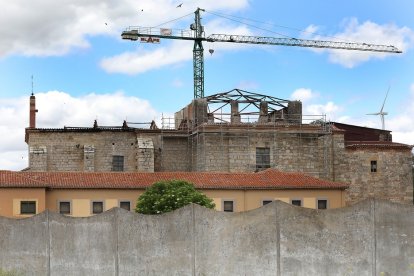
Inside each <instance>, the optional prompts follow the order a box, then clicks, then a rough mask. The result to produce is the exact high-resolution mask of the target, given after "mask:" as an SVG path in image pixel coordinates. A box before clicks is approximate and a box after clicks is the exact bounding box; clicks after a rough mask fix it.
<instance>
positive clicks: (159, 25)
mask: <svg viewBox="0 0 414 276" xmlns="http://www.w3.org/2000/svg"><path fill="white" fill-rule="evenodd" d="M192 14H194V13H193V12H192V13H189V14H186V15H183V16H181V17H178V18H175V19H171V20H169V21H166V22H164V23H161V24H158V25H157V26H154V27H152V28H158V27H161V26H162V25H165V24H167V23H171V22H174V21H177V20H179V19H182V18H184V17H187V16H189V15H192Z"/></svg>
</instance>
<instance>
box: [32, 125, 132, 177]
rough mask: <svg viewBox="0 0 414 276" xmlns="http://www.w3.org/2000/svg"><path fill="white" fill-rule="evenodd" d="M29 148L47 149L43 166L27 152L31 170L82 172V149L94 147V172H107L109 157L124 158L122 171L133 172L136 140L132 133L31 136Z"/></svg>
mask: <svg viewBox="0 0 414 276" xmlns="http://www.w3.org/2000/svg"><path fill="white" fill-rule="evenodd" d="M29 146H30V147H46V149H47V164H46V167H44V166H42V167H40V166H39V165H37V164H36V163H37V158H36V155H35V154H34V153H30V155H29V160H30V162H29V166H30V168H31V170H36V171H46V170H49V171H83V170H84V169H85V164H84V162H85V159H84V158H85V156H84V153H85V146H87V147H88V148H90V147H93V148H94V154H93V158H94V164H93V167H94V170H95V171H111V170H112V156H113V155H122V156H124V170H125V171H135V170H136V169H137V161H136V158H137V156H136V152H137V139H136V134H135V133H134V132H110V131H105V132H44V133H31V134H30V140H29ZM90 157H91V158H92V156H90ZM91 167H92V164H91V163H89V164H88V165H86V168H91ZM88 170H89V169H88Z"/></svg>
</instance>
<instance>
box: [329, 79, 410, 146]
mask: <svg viewBox="0 0 414 276" xmlns="http://www.w3.org/2000/svg"><path fill="white" fill-rule="evenodd" d="M407 94H408V97H407V99H406V100H405V101H404V102H403V103H402V104H401V105H400V106H399V109H398V110H396V112H398V115H395V116H394V115H393V113H392V112H389V114H388V115H386V116H385V128H386V129H387V130H391V131H392V137H393V141H394V142H398V143H404V144H408V145H414V83H413V84H412V85H411V87H410V92H409V93H407ZM385 109H387V108H386V106H385ZM337 121H338V122H341V123H345V124H355V125H359V126H365V127H371V128H378V129H380V128H381V127H382V126H381V118H380V117H379V116H364V117H362V118H355V117H352V116H343V117H339V118H338V120H337Z"/></svg>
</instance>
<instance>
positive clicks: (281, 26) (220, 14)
mask: <svg viewBox="0 0 414 276" xmlns="http://www.w3.org/2000/svg"><path fill="white" fill-rule="evenodd" d="M205 12H206V13H210V14H213V15H215V16H218V17H222V18H225V19H228V20H231V21H235V22H238V23H241V24H244V25H247V26H250V27H253V28H256V29H260V30H263V31H267V32H270V33H274V34H277V35H281V36H284V37H287V38H294V37H291V36H288V35H285V34H281V33H278V32H275V31H272V30H268V29H265V28H261V27H258V26H255V25H252V24H248V23H246V22H243V21H239V20H236V19H232V18H231V17H234V18H238V19H242V20H246V21H252V22H257V23H261V24H264V25H269V26H275V27H279V28H285V29H290V30H294V31H297V32H301V33H307V34H313V35H320V36H322V37H326V38H334V39H336V40H339V41H342V42H352V43H358V42H356V41H352V40H348V39H343V38H338V37H335V36H329V35H322V34H318V33H315V32H309V31H306V30H302V29H298V28H292V27H287V26H283V25H277V24H272V23H268V22H263V21H259V20H255V19H249V18H245V17H241V16H235V15H229V14H222V13H217V12H209V11H205Z"/></svg>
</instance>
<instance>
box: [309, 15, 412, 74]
mask: <svg viewBox="0 0 414 276" xmlns="http://www.w3.org/2000/svg"><path fill="white" fill-rule="evenodd" d="M344 25H345V30H344V31H343V32H340V33H336V34H332V35H330V36H329V37H323V36H320V35H312V34H310V33H314V32H316V31H317V30H318V28H317V27H316V26H314V25H310V26H309V27H308V28H307V29H306V30H305V31H304V32H303V34H304V37H306V38H309V39H316V40H332V41H345V42H359V43H370V44H381V45H393V46H395V47H397V48H398V49H400V50H402V51H403V52H404V51H407V50H408V49H409V48H410V47H411V46H412V45H413V42H414V32H413V31H412V30H411V29H410V28H408V27H398V26H396V25H394V24H383V25H379V24H377V23H374V22H371V21H365V22H363V23H361V24H360V23H359V22H358V20H357V19H356V18H351V19H347V20H345V23H344ZM314 51H317V52H325V51H327V52H329V60H330V61H331V62H333V63H337V64H341V65H343V66H345V67H348V68H352V67H354V66H356V65H358V64H361V63H363V62H366V61H368V60H370V59H384V58H386V57H389V56H393V55H396V54H386V53H377V52H360V51H348V50H329V49H317V50H314Z"/></svg>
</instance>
